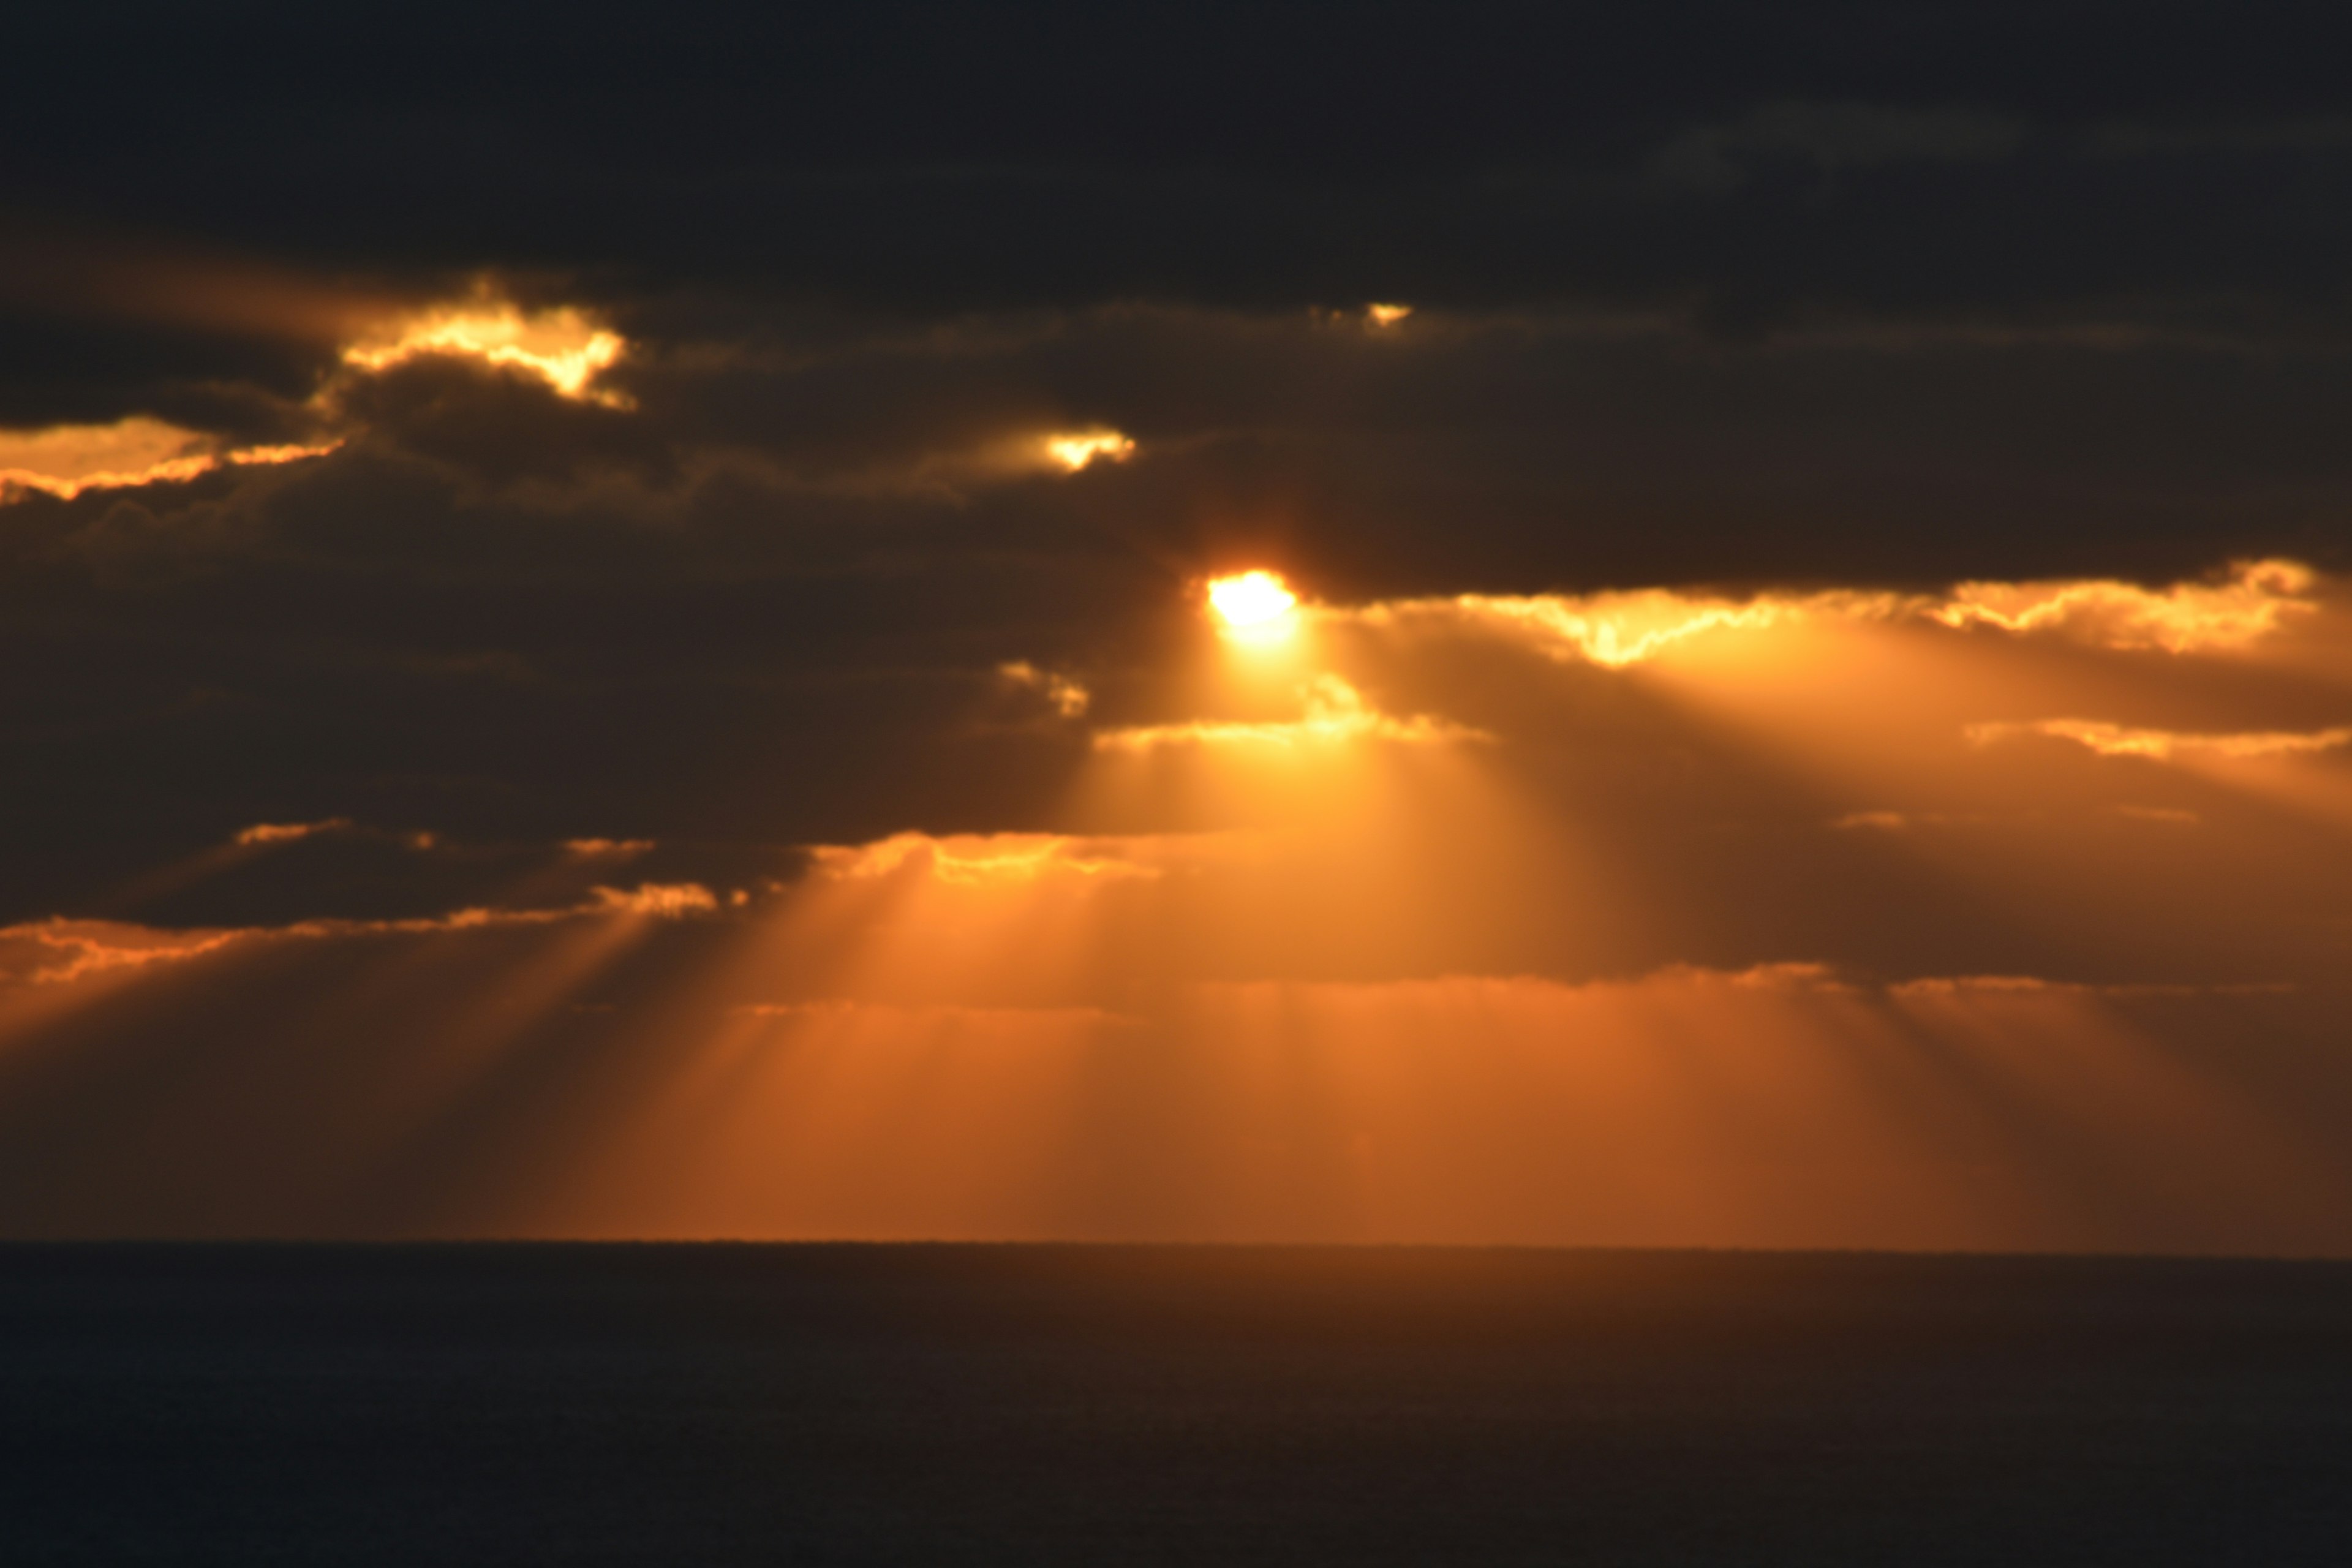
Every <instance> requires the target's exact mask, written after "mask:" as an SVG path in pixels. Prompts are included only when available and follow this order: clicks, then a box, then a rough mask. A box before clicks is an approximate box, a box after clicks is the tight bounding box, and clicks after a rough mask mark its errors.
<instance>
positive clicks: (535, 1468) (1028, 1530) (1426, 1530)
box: [0, 1246, 2352, 1568]
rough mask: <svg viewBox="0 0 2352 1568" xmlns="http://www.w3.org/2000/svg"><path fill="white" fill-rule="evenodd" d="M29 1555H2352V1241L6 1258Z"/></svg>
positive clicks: (2218, 1559)
mask: <svg viewBox="0 0 2352 1568" xmlns="http://www.w3.org/2000/svg"><path fill="white" fill-rule="evenodd" d="M0 1563H8V1564H19V1563H24V1564H31V1563H173V1564H182V1563H189V1564H194V1563H236V1564H240V1565H246V1564H266V1563H403V1564H409V1563H414V1564H455V1563H498V1564H524V1563H659V1564H681V1565H683V1564H699V1563H1024V1564H1026V1563H1217V1564H1233V1563H1479V1564H1489V1563H1803V1564H1839V1563H1902V1564H1921V1563H2119V1564H2126V1563H2127V1564H2133V1565H2135V1568H2145V1565H2147V1564H2150V1563H2198V1564H2211V1563H2331V1564H2340V1563H2352V1267H2344V1266H2336V1265H2317V1264H2283V1263H2269V1264H2265V1263H2225V1262H2153V1261H2118V1260H2086V1259H2020V1258H1895V1257H1883V1256H1882V1257H1869V1256H1848V1257H1840V1256H1803V1255H1780V1256H1774V1255H1745V1256H1742V1255H1692V1254H1671V1253H1652V1254H1624V1253H1573V1252H1559V1253H1542V1252H1521V1253H1511V1252H1492V1253H1490V1252H1444V1251H1421V1250H1394V1251H1386V1250H1383V1251H1256V1250H1223V1249H1207V1250H1194V1249H1177V1248H1166V1249H1154V1248H1031V1247H1020V1248H1010V1247H1007V1248H989V1247H538V1246H517V1247H374V1248H363V1247H351V1248H338V1247H85V1248H51V1247H17V1248H0Z"/></svg>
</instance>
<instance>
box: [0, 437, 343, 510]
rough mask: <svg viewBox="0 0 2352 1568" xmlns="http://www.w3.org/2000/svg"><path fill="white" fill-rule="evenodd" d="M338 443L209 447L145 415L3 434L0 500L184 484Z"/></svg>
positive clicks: (311, 454) (320, 451) (314, 453)
mask: <svg viewBox="0 0 2352 1568" xmlns="http://www.w3.org/2000/svg"><path fill="white" fill-rule="evenodd" d="M340 445H341V442H339V441H326V442H320V443H316V444H311V445H302V444H280V445H276V446H260V447H233V448H230V449H227V450H211V449H207V444H206V443H205V440H204V438H203V437H199V436H198V435H196V434H195V433H194V432H193V431H189V430H184V429H181V428H179V427H178V426H173V425H169V424H166V423H165V422H163V420H160V419H151V418H148V417H146V416H142V415H134V416H131V417H130V418H127V419H123V420H121V421H119V422H117V423H115V424H112V425H57V426H48V427H47V428H46V429H39V430H0V503H5V501H7V500H9V499H11V497H12V496H14V495H18V494H23V493H26V492H30V491H35V490H38V491H41V492H43V493H45V494H47V495H52V496H56V497H57V498H58V499H59V500H72V499H73V498H74V497H76V496H78V495H80V494H82V493H83V492H84V491H86V490H105V489H129V488H131V487H134V486H139V485H152V484H166V483H177V482H184V481H185V480H188V479H196V478H198V477H199V476H201V475H204V474H208V473H212V472H214V471H215V470H216V469H220V468H237V467H249V466H256V465H261V466H268V465H274V464H280V463H292V462H297V461H299V460H301V459H302V458H320V457H324V456H326V455H327V454H328V453H330V452H331V451H333V450H334V449H335V448H336V447H338V446H340Z"/></svg>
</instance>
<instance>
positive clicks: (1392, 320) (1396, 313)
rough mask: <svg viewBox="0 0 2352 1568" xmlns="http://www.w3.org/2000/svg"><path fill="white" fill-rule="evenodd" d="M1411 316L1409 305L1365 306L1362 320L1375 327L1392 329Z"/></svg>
mask: <svg viewBox="0 0 2352 1568" xmlns="http://www.w3.org/2000/svg"><path fill="white" fill-rule="evenodd" d="M1410 315H1412V306H1410V305H1367V306H1365V307H1364V319H1365V320H1366V321H1370V323H1371V324H1372V325H1373V326H1375V327H1393V326H1395V325H1396V324H1397V323H1398V322H1399V321H1403V320H1404V319H1405V318H1406V317H1407V316H1410Z"/></svg>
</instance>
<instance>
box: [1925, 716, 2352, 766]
mask: <svg viewBox="0 0 2352 1568" xmlns="http://www.w3.org/2000/svg"><path fill="white" fill-rule="evenodd" d="M2014 735H2047V736H2050V737H2051V738H2052V739H2053V740H2060V741H2072V742H2074V743H2075V744H2076V745H2078V746H2084V747H2087V748H2088V749H2089V750H2091V751H2094V752H2097V753H2098V754H2099V755H2101V756H2103V757H2146V758H2147V759H2148V760H2149V761H2151V762H2158V763H2162V762H2169V761H2171V760H2172V758H2173V757H2174V756H2176V755H2178V754H2179V753H2181V752H2203V753H2206V754H2208V755H2210V756H2217V757H2289V756H2308V755H2310V754H2311V753H2313V752H2332V751H2334V750H2336V748H2338V747H2340V746H2352V724H2343V725H2338V726H2336V728H2334V729H2330V730H2258V731H2242V732H2238V733H2234V734H2201V733H2196V732H2192V731H2178V730H2140V729H2132V728H2129V727H2127V726H2126V725H2122V724H2110V723H2107V722H2105V721H2103V720H2097V719H2044V720H2042V721H2040V722H2039V723H2033V724H1971V725H1970V726H1969V729H1968V738H1969V740H1970V741H1971V742H1975V743H1976V744H1978V745H1985V744H1987V743H1989V742H1994V741H2002V740H2007V739H2009V738H2010V737H2011V736H2014Z"/></svg>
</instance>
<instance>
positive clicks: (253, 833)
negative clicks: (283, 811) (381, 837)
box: [232, 816, 352, 849]
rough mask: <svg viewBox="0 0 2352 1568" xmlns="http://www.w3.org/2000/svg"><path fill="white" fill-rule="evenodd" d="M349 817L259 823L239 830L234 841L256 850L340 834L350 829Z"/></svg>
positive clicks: (242, 846)
mask: <svg viewBox="0 0 2352 1568" xmlns="http://www.w3.org/2000/svg"><path fill="white" fill-rule="evenodd" d="M351 825H352V819H351V818H350V817H348V816H331V817H328V818H327V819H325V820H324V821H322V822H257V823H255V824H254V825H253V826H250V827H241V828H239V829H237V831H236V837H235V838H234V840H232V842H234V843H235V844H236V845H237V847H240V848H247V849H250V848H256V847H259V846H261V845H264V844H291V843H293V842H294V841H295V840H296V839H298V838H308V837H310V836H311V835H312V834H316V833H340V832H343V831H345V830H346V829H348V828H349V827H350V826H351Z"/></svg>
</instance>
